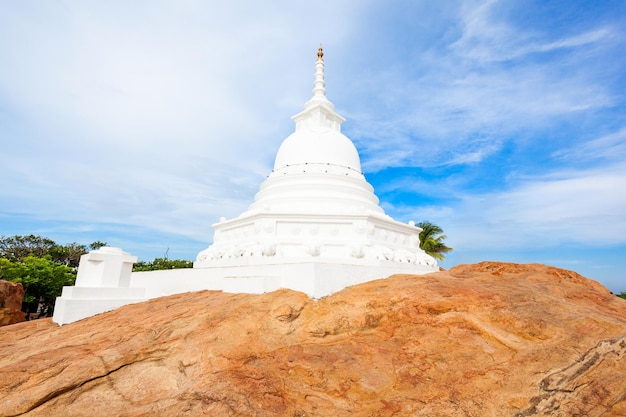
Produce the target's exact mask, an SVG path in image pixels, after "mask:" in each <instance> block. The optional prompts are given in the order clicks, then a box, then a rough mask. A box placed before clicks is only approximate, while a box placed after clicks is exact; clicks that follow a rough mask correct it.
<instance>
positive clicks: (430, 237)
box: [416, 221, 452, 261]
mask: <svg viewBox="0 0 626 417" xmlns="http://www.w3.org/2000/svg"><path fill="white" fill-rule="evenodd" d="M416 226H417V227H420V228H421V229H422V231H421V232H420V235H419V237H420V248H421V249H422V250H423V251H424V252H426V253H427V254H429V255H430V256H432V257H433V258H435V259H438V260H440V261H443V260H444V259H445V254H446V253H448V252H450V251H452V248H450V247H448V246H446V244H445V242H444V240H445V239H446V237H447V236H446V235H444V234H443V229H441V227H439V226H437V225H436V224H433V223H431V222H428V221H423V222H420V223H417V224H416Z"/></svg>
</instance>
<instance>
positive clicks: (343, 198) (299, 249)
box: [194, 47, 436, 279]
mask: <svg viewBox="0 0 626 417" xmlns="http://www.w3.org/2000/svg"><path fill="white" fill-rule="evenodd" d="M334 109H335V106H334V105H333V104H332V103H331V102H330V101H329V100H328V99H327V98H326V90H325V82H324V60H323V53H322V48H321V47H320V49H319V51H318V54H317V62H316V63H315V81H314V88H313V97H312V98H311V99H310V100H309V101H308V102H306V103H305V105H304V110H303V111H302V112H300V113H298V114H296V115H295V116H293V117H292V120H293V121H294V122H295V123H296V129H295V132H293V133H292V134H291V135H290V136H289V137H287V139H285V140H284V141H283V143H282V145H281V146H280V148H279V150H278V153H277V154H276V160H275V162H274V169H273V171H272V173H271V174H270V176H269V177H268V179H267V180H266V181H265V182H263V184H261V188H260V190H259V192H258V193H257V194H256V197H255V199H254V203H253V204H252V205H251V206H250V207H249V209H248V210H247V211H246V212H244V213H243V214H241V215H240V216H239V217H237V218H235V219H231V220H223V221H221V222H220V223H218V224H215V225H214V226H213V227H214V229H215V238H214V243H213V244H212V245H211V246H209V247H208V248H207V249H206V250H204V251H202V252H200V254H199V255H198V258H197V261H196V263H195V265H194V267H196V268H203V267H211V266H215V265H221V266H226V265H229V266H238V265H249V264H259V263H260V264H266V263H268V262H269V263H275V262H280V263H285V262H287V263H293V262H317V263H320V262H324V263H335V264H341V265H345V264H351V265H352V264H354V265H367V266H368V268H372V267H374V268H382V269H383V270H384V271H385V272H383V271H382V270H381V273H380V274H379V275H384V273H386V272H390V271H391V270H390V269H389V268H394V269H393V271H398V272H413V273H424V272H431V271H433V270H435V269H436V262H435V260H434V259H433V258H432V257H431V256H429V255H427V254H426V253H424V251H422V250H421V249H420V248H419V232H420V231H421V230H420V229H419V228H417V227H415V225H414V224H412V223H411V224H404V223H400V222H397V221H395V220H393V219H392V218H391V217H389V216H388V215H386V214H385V212H384V210H383V209H382V208H381V207H380V206H379V205H378V198H377V197H376V195H374V189H373V188H372V186H371V185H370V184H369V183H368V182H367V181H366V180H365V177H364V175H363V173H362V172H361V162H360V159H359V154H358V152H357V150H356V147H355V146H354V144H353V143H352V141H351V140H350V139H348V137H346V136H345V135H344V134H342V133H341V124H342V123H343V122H344V121H345V119H344V118H343V117H341V116H340V115H339V114H337V113H336V112H335V110H334ZM398 268H399V269H398ZM330 279H332V278H330Z"/></svg>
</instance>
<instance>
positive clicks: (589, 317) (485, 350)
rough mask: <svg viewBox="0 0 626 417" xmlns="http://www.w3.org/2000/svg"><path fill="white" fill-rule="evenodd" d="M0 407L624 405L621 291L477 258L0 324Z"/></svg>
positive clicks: (516, 412) (485, 408)
mask: <svg viewBox="0 0 626 417" xmlns="http://www.w3.org/2000/svg"><path fill="white" fill-rule="evenodd" d="M0 351H1V352H3V354H2V355H1V356H0V416H15V415H24V416H32V417H35V416H85V415H89V416H111V415H116V416H128V417H130V416H146V415H154V416H199V415H207V416H209V415H210V416H289V417H296V416H299V417H303V416H309V417H311V416H363V417H365V416H396V417H401V416H441V417H443V416H446V417H450V416H453V417H454V416H459V417H460V416H480V417H485V416H517V417H526V416H556V417H559V416H562V417H565V416H576V415H579V416H624V415H626V378H624V375H626V300H622V299H620V298H618V297H616V296H615V295H612V294H611V293H610V292H609V291H608V290H607V289H606V288H604V287H602V286H601V285H600V284H598V283H597V282H594V281H591V280H588V279H586V278H584V277H582V276H580V275H578V274H576V273H574V272H570V271H566V270H562V269H557V268H552V267H548V266H544V265H516V264H505V263H495V262H485V263H481V264H477V265H464V266H458V267H455V268H452V269H451V270H449V271H441V272H435V273H432V274H428V275H420V276H414V275H411V276H409V275H396V276H393V277H390V278H387V279H381V280H377V281H372V282H368V283H365V284H361V285H358V286H354V287H350V288H347V289H345V290H343V291H341V292H338V293H336V294H334V295H332V296H329V297H326V298H323V299H319V300H313V299H310V298H308V297H307V296H306V295H304V294H302V293H298V292H294V291H290V290H280V291H276V292H272V293H267V294H262V295H250V294H228V293H222V292H212V291H202V292H196V293H187V294H179V295H174V296H170V297H164V298H160V299H154V300H151V301H147V302H144V303H139V304H134V305H129V306H126V307H122V308H119V309H117V310H115V311H112V312H108V313H104V314H100V315H98V316H94V317H91V318H88V319H85V320H82V321H79V322H76V323H72V324H69V325H65V326H63V327H58V326H57V325H55V324H54V323H52V322H51V321H50V320H49V319H46V320H37V321H35V322H27V323H21V324H16V325H14V326H9V327H4V328H2V329H0Z"/></svg>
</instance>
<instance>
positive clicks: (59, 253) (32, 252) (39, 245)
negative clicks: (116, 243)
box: [0, 235, 107, 268]
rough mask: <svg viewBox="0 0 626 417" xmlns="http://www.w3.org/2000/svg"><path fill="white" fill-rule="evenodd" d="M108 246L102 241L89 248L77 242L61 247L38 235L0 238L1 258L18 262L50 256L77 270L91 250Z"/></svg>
mask: <svg viewBox="0 0 626 417" xmlns="http://www.w3.org/2000/svg"><path fill="white" fill-rule="evenodd" d="M106 245H107V244H106V243H104V242H100V241H96V242H93V243H91V244H89V246H87V245H81V244H79V243H76V242H73V243H69V244H67V245H59V244H57V243H56V242H55V241H54V240H52V239H48V238H47V237H42V236H36V235H27V236H19V235H16V236H9V237H5V236H2V237H1V238H0V258H6V259H8V260H9V261H11V262H18V261H21V260H22V259H24V258H26V257H27V256H35V257H37V258H43V257H45V256H49V257H50V259H51V260H52V261H53V262H56V263H59V264H62V265H66V266H70V267H73V268H77V267H78V264H79V263H80V257H81V256H82V255H84V254H86V253H87V252H89V250H95V249H98V248H100V247H102V246H106Z"/></svg>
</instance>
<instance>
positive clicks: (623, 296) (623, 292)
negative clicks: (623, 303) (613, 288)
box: [618, 291, 626, 300]
mask: <svg viewBox="0 0 626 417" xmlns="http://www.w3.org/2000/svg"><path fill="white" fill-rule="evenodd" d="M618 297H621V298H623V299H624V300H626V291H622V292H621V293H619V295H618Z"/></svg>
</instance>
